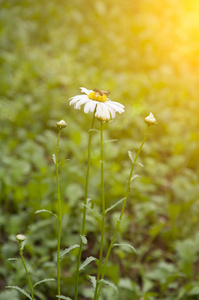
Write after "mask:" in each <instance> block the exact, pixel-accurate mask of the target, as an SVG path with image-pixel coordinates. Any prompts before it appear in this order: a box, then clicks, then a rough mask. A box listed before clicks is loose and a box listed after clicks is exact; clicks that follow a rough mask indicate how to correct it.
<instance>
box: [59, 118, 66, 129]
mask: <svg viewBox="0 0 199 300" xmlns="http://www.w3.org/2000/svg"><path fill="white" fill-rule="evenodd" d="M56 125H57V127H59V128H60V129H62V128H65V127H66V126H67V123H66V122H65V121H64V120H61V121H59V122H57V123H56Z"/></svg>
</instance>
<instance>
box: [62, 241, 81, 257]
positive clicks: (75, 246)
mask: <svg viewBox="0 0 199 300" xmlns="http://www.w3.org/2000/svg"><path fill="white" fill-rule="evenodd" d="M75 248H79V245H77V244H75V245H72V246H70V247H68V248H66V249H65V250H64V251H63V252H62V253H61V254H60V256H59V258H62V257H63V256H64V255H65V254H67V253H69V252H70V251H71V250H73V249H75Z"/></svg>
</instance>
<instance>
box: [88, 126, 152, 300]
mask: <svg viewBox="0 0 199 300" xmlns="http://www.w3.org/2000/svg"><path fill="white" fill-rule="evenodd" d="M149 127H150V125H148V126H147V129H146V132H145V135H144V138H143V140H142V143H141V145H140V148H139V149H138V151H137V154H136V156H135V159H134V161H133V163H132V167H131V171H130V174H129V179H128V184H127V189H126V193H125V199H124V202H123V205H122V210H121V213H120V217H119V219H118V221H117V226H116V228H115V232H114V234H113V237H112V240H111V243H110V245H109V248H108V251H107V254H106V258H105V261H104V266H103V270H102V274H101V279H103V278H104V274H105V269H106V265H107V262H108V259H109V255H110V253H111V249H112V247H113V244H114V242H115V238H116V235H117V233H118V231H119V229H120V224H121V221H122V217H123V214H124V209H125V206H126V201H127V198H128V195H129V191H130V185H131V178H132V174H133V171H134V167H135V164H136V161H137V159H138V156H139V154H140V151H141V149H142V147H143V145H144V143H145V140H146V137H147V134H148V132H149ZM101 287H102V283H101V282H100V284H99V288H98V292H97V297H95V298H94V300H98V299H99V296H100V291H101Z"/></svg>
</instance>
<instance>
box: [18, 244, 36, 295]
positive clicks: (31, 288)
mask: <svg viewBox="0 0 199 300" xmlns="http://www.w3.org/2000/svg"><path fill="white" fill-rule="evenodd" d="M19 254H20V256H21V260H22V263H23V266H24V269H25V271H26V276H27V279H28V284H29V287H30V293H31V298H32V300H34V294H33V287H32V283H31V281H30V276H29V274H28V270H27V268H26V263H25V260H24V257H23V250H22V248H21V243H20V242H19Z"/></svg>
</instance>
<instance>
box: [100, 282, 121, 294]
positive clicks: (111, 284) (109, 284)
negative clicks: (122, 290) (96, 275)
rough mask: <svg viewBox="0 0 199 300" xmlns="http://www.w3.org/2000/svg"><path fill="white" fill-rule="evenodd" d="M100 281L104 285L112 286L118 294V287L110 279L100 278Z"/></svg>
mask: <svg viewBox="0 0 199 300" xmlns="http://www.w3.org/2000/svg"><path fill="white" fill-rule="evenodd" d="M100 282H103V283H105V284H106V285H108V286H110V287H112V288H113V289H114V290H115V292H116V293H117V294H118V288H117V287H116V285H115V284H114V283H112V282H110V281H107V280H104V279H100Z"/></svg>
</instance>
